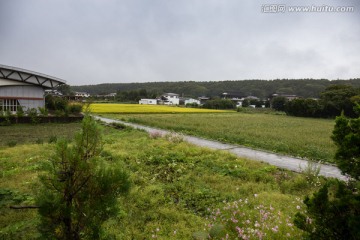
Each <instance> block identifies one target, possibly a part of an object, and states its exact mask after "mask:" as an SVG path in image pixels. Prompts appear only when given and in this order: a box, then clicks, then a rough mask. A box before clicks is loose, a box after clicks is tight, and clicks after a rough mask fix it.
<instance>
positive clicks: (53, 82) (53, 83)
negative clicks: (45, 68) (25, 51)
mask: <svg viewBox="0 0 360 240" xmlns="http://www.w3.org/2000/svg"><path fill="white" fill-rule="evenodd" d="M0 79H6V80H12V81H18V82H22V83H24V84H26V85H27V84H30V85H37V86H41V87H44V88H53V87H57V86H59V85H62V84H65V83H66V81H65V80H62V79H60V78H56V77H52V76H49V75H46V74H42V73H38V72H33V71H30V70H26V69H22V68H17V67H10V66H6V65H2V64H0Z"/></svg>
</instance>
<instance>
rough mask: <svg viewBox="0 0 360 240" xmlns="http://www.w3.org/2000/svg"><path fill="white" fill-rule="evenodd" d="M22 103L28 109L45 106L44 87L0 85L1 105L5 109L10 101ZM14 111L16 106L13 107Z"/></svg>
mask: <svg viewBox="0 0 360 240" xmlns="http://www.w3.org/2000/svg"><path fill="white" fill-rule="evenodd" d="M11 100H17V101H15V103H16V104H20V105H21V106H22V107H23V109H24V110H25V111H26V110H27V109H29V108H36V109H37V108H38V107H45V98H44V89H43V88H42V87H38V86H31V85H27V86H1V87H0V105H1V106H0V107H1V109H2V110H3V111H5V110H7V106H8V103H9V102H12V103H14V101H11ZM11 110H12V112H14V107H12V109H11Z"/></svg>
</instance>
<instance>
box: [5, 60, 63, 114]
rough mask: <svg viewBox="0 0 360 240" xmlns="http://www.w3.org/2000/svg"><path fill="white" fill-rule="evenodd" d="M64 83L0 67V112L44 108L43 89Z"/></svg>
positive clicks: (48, 77)
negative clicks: (20, 108)
mask: <svg viewBox="0 0 360 240" xmlns="http://www.w3.org/2000/svg"><path fill="white" fill-rule="evenodd" d="M65 83H66V81H64V80H62V79H59V78H55V77H51V76H48V75H45V74H42V73H37V72H33V71H29V70H25V69H21V68H16V67H10V66H5V65H0V111H1V112H5V111H8V110H9V111H10V112H12V113H15V112H16V111H17V110H18V108H19V107H20V106H21V107H22V109H23V110H24V111H26V110H27V109H31V108H36V109H37V108H39V107H45V89H52V88H54V87H57V86H59V85H62V84H65Z"/></svg>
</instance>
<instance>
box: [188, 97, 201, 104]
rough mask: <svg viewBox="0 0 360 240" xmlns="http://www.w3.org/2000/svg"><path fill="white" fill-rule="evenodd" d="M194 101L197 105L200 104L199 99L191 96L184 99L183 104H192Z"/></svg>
mask: <svg viewBox="0 0 360 240" xmlns="http://www.w3.org/2000/svg"><path fill="white" fill-rule="evenodd" d="M193 103H196V104H197V105H200V100H197V99H193V98H189V99H185V101H184V104H185V105H186V104H193Z"/></svg>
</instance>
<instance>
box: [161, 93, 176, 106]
mask: <svg viewBox="0 0 360 240" xmlns="http://www.w3.org/2000/svg"><path fill="white" fill-rule="evenodd" d="M161 97H162V98H166V99H167V100H165V101H164V104H166V105H179V103H180V99H179V94H176V93H164V94H163V95H162V96H161Z"/></svg>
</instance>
